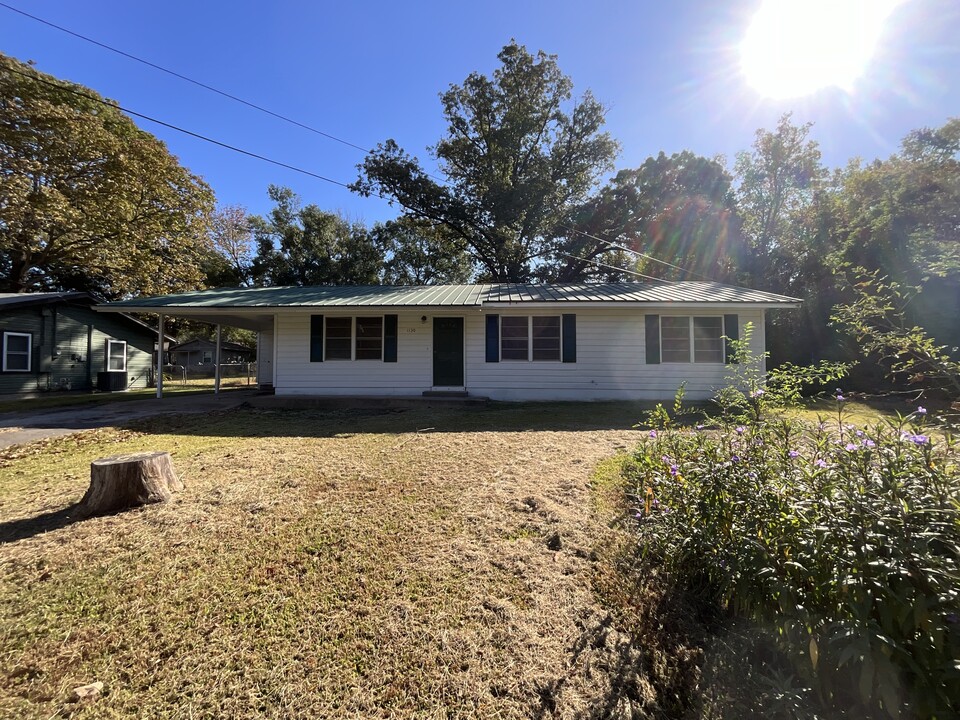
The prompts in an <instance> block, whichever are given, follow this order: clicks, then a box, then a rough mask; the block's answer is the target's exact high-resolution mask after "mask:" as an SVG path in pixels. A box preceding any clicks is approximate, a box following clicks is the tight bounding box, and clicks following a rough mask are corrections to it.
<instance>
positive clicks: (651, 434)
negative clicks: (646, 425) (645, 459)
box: [650, 430, 657, 440]
mask: <svg viewBox="0 0 960 720" xmlns="http://www.w3.org/2000/svg"><path fill="white" fill-rule="evenodd" d="M650 437H652V438H653V439H654V440H656V439H657V431H656V430H651V431H650Z"/></svg>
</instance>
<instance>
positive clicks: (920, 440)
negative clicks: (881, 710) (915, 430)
mask: <svg viewBox="0 0 960 720" xmlns="http://www.w3.org/2000/svg"><path fill="white" fill-rule="evenodd" d="M910 440H912V441H913V443H914V445H926V444H927V443H928V442H930V438H928V437H927V436H926V435H911V436H910Z"/></svg>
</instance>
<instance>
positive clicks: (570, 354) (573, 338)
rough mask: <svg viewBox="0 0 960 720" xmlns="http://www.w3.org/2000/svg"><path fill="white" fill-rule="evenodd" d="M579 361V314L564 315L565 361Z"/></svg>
mask: <svg viewBox="0 0 960 720" xmlns="http://www.w3.org/2000/svg"><path fill="white" fill-rule="evenodd" d="M576 361H577V316H576V315H564V316H563V362H565V363H575V362H576Z"/></svg>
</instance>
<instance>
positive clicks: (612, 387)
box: [274, 305, 764, 400]
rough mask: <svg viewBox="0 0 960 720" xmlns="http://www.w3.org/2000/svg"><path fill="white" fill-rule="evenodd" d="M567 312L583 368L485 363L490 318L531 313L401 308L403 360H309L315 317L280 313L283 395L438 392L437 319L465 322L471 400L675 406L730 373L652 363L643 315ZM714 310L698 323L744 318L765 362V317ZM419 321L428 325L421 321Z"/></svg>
mask: <svg viewBox="0 0 960 720" xmlns="http://www.w3.org/2000/svg"><path fill="white" fill-rule="evenodd" d="M563 310H564V311H565V312H566V311H567V309H566V308H563ZM570 311H571V312H575V313H576V315H577V362H576V363H563V362H487V361H486V320H487V314H488V313H489V312H494V313H496V314H498V315H500V320H501V321H503V320H504V319H505V318H508V317H513V318H522V319H523V320H524V321H528V319H529V317H530V316H531V313H530V311H529V310H528V311H526V312H517V311H513V312H512V313H507V312H504V311H503V310H500V311H499V312H498V311H495V310H488V311H486V312H476V311H470V312H462V311H461V312H455V311H449V310H447V311H444V312H434V311H432V310H426V311H425V309H424V308H417V309H411V310H410V311H406V312H405V311H403V310H402V309H401V310H399V312H398V327H397V339H398V348H397V362H396V363H366V362H363V363H349V362H333V363H325V362H323V363H318V362H314V363H311V362H310V347H309V345H310V343H309V342H308V338H309V336H310V312H309V311H295V310H291V311H288V312H282V313H278V315H277V325H276V328H277V329H276V343H277V352H276V364H275V368H274V370H275V376H274V384H275V387H276V392H277V394H278V395H287V396H293V395H327V396H332V395H339V396H350V395H354V396H363V395H380V396H386V395H392V396H398V395H401V396H402V395H405V396H420V394H421V393H422V392H423V391H425V390H430V389H431V388H432V386H433V321H432V318H433V317H434V316H437V315H445V316H457V317H463V318H464V351H465V354H466V355H465V362H464V387H465V388H466V390H467V391H468V392H469V393H470V395H471V396H480V397H489V398H491V399H494V400H668V399H670V398H672V397H673V395H674V393H675V392H676V390H677V387H678V386H679V385H680V383H684V382H685V383H686V392H687V397H688V398H689V399H690V400H706V399H709V398H710V397H712V396H713V395H714V393H715V392H716V391H717V390H718V389H720V388H721V387H722V386H723V384H724V382H725V375H726V371H727V369H728V368H727V366H726V365H724V364H722V363H713V362H703V363H694V362H687V363H672V364H662V363H661V364H647V363H645V362H644V358H645V357H646V342H645V324H644V315H643V311H642V310H640V309H638V308H623V309H621V308H609V307H607V308H595V309H594V308H584V307H582V306H581V307H577V308H570ZM314 312H316V311H314ZM661 312H662V311H661ZM711 312H713V314H712V315H708V314H707V312H703V313H698V317H700V316H702V317H715V318H717V319H718V320H719V321H720V322H721V323H722V318H723V313H724V312H727V313H731V312H736V313H738V314H739V319H740V324H741V333H740V334H741V336H742V334H743V333H742V327H743V324H744V323H747V322H752V323H753V325H754V330H753V336H752V341H751V347H752V349H753V351H754V352H755V353H757V354H758V355H759V354H761V353H762V352H763V349H764V337H763V311H762V310H759V309H751V308H743V307H738V306H736V305H720V306H719V307H718V308H717V309H716V311H712V309H711ZM558 315H559V313H558ZM691 315H692V313H690V312H687V314H686V315H680V314H676V315H663V314H661V319H663V318H664V317H685V318H688V319H689V317H690V316H691ZM421 316H426V318H427V319H426V320H425V321H421ZM325 317H330V318H335V317H338V316H337V315H333V314H327V315H325ZM340 317H347V318H348V319H349V317H348V316H340ZM502 324H503V323H502V322H501V326H502ZM508 324H509V323H508ZM691 324H692V323H691ZM689 325H690V324H688V327H689ZM691 332H692V330H691ZM691 342H692V340H691Z"/></svg>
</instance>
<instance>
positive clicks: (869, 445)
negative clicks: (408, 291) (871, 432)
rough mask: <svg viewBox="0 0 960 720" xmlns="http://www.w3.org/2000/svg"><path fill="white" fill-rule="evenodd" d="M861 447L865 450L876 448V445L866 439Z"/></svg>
mask: <svg viewBox="0 0 960 720" xmlns="http://www.w3.org/2000/svg"><path fill="white" fill-rule="evenodd" d="M863 446H864V447H866V448H874V447H876V446H877V444H876V443H875V442H874V441H873V440H871V439H870V438H867V439H866V440H864V441H863Z"/></svg>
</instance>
